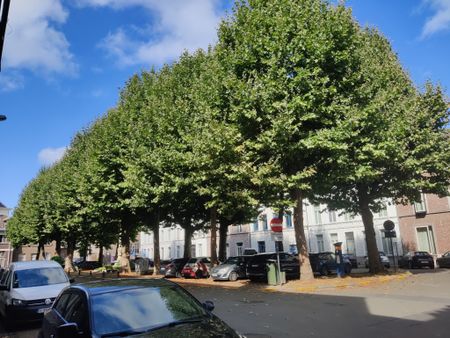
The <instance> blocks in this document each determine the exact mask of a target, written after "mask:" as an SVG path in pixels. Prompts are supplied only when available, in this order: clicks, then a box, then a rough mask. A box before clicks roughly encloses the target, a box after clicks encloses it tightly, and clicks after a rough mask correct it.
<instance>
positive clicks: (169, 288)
mask: <svg viewBox="0 0 450 338" xmlns="http://www.w3.org/2000/svg"><path fill="white" fill-rule="evenodd" d="M213 309H214V304H213V303H212V302H209V301H206V302H205V303H203V304H202V303H200V302H199V301H198V300H197V299H196V298H194V297H193V296H192V295H191V294H190V293H188V292H187V291H186V290H185V289H183V288H182V287H180V286H179V285H177V284H175V283H172V282H170V281H169V280H166V279H115V280H103V281H97V282H90V283H83V284H74V285H72V286H70V287H68V288H66V289H64V290H63V291H62V292H61V294H60V295H59V296H58V298H57V299H56V300H55V303H54V304H53V306H52V307H51V309H50V310H49V311H48V312H47V313H45V315H44V319H43V322H42V328H41V331H40V332H39V337H40V338H49V337H55V338H58V337H59V338H72V337H86V338H87V337H89V338H97V337H129V336H135V335H136V336H139V337H180V336H183V337H185V336H190V337H236V338H237V337H239V335H238V334H237V333H236V332H235V331H234V330H233V329H231V328H230V327H229V326H228V325H227V324H225V323H224V322H223V321H222V320H220V319H219V318H218V317H216V316H215V315H213V314H212V313H211V311H212V310H213Z"/></svg>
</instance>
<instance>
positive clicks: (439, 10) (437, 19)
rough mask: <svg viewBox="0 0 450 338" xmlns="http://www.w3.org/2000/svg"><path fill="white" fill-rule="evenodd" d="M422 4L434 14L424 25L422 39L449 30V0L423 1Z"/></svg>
mask: <svg viewBox="0 0 450 338" xmlns="http://www.w3.org/2000/svg"><path fill="white" fill-rule="evenodd" d="M423 4H424V5H425V6H429V7H431V8H432V9H433V10H434V11H435V13H434V15H433V16H432V17H431V18H428V20H427V22H426V23H425V26H424V27H423V30H422V38H426V37H428V36H430V35H432V34H434V33H437V32H439V31H444V30H448V29H450V0H423Z"/></svg>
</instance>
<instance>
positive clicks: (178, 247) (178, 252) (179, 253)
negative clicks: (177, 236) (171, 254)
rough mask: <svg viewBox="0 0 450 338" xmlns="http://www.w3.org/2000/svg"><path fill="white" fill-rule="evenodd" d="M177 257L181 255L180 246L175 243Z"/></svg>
mask: <svg viewBox="0 0 450 338" xmlns="http://www.w3.org/2000/svg"><path fill="white" fill-rule="evenodd" d="M179 257H181V248H180V246H179V245H177V257H176V258H179Z"/></svg>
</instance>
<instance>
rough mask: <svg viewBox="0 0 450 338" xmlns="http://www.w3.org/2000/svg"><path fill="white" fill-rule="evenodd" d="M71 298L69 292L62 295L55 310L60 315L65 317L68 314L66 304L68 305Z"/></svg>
mask: <svg viewBox="0 0 450 338" xmlns="http://www.w3.org/2000/svg"><path fill="white" fill-rule="evenodd" d="M69 298H70V293H68V292H67V293H64V294H62V295H61V297H59V299H58V301H57V302H56V304H55V309H56V311H58V313H59V314H60V315H61V316H64V314H65V313H66V312H65V309H66V304H67V301H68V300H69Z"/></svg>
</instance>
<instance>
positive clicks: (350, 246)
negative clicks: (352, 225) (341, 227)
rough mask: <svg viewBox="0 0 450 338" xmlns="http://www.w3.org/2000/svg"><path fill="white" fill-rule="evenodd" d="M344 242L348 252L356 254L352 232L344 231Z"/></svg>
mask: <svg viewBox="0 0 450 338" xmlns="http://www.w3.org/2000/svg"><path fill="white" fill-rule="evenodd" d="M345 244H346V248H347V252H346V253H348V254H353V255H354V254H356V248H355V236H354V234H353V231H352V232H346V233H345Z"/></svg>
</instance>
